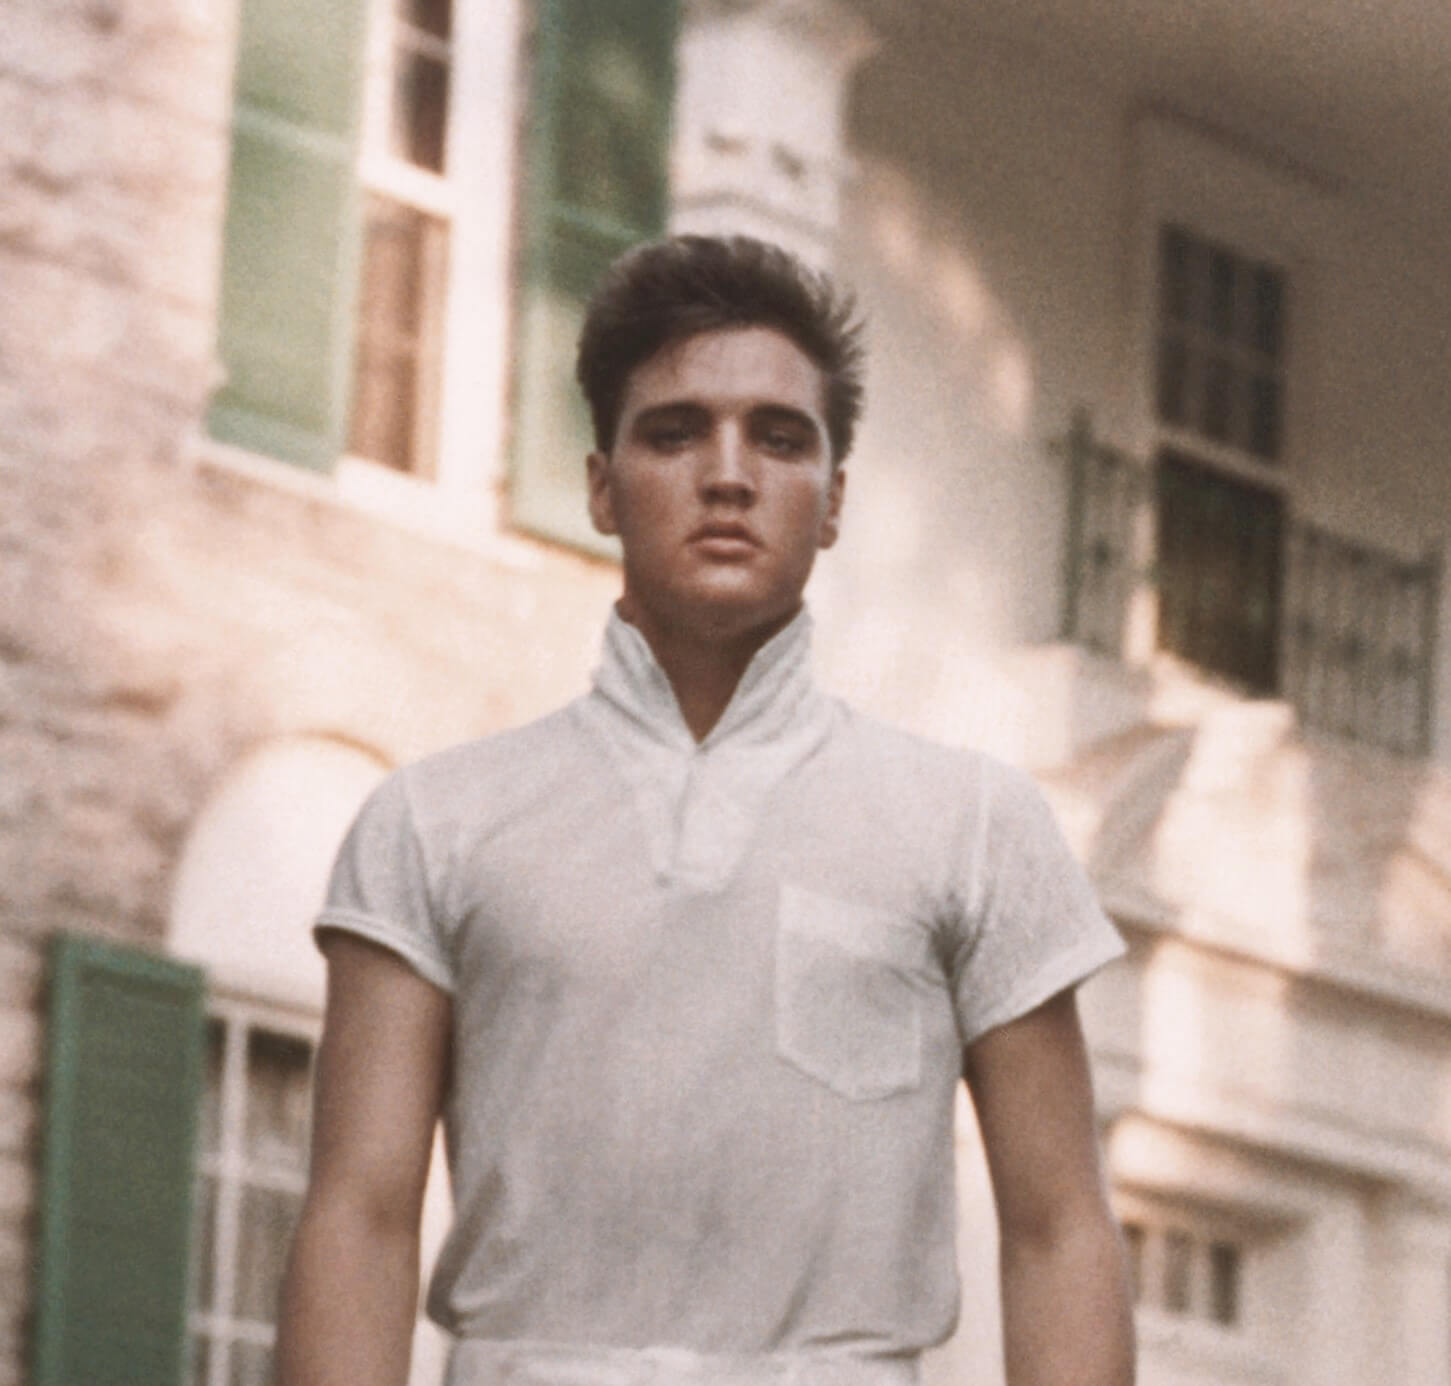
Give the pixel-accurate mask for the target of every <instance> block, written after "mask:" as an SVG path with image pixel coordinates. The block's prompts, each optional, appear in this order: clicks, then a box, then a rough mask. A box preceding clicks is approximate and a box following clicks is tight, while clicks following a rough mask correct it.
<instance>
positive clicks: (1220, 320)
mask: <svg viewBox="0 0 1451 1386" xmlns="http://www.w3.org/2000/svg"><path fill="white" fill-rule="evenodd" d="M1235 269H1236V265H1235V257H1234V256H1233V255H1231V254H1230V253H1229V252H1228V251H1227V250H1215V251H1212V252H1211V253H1210V257H1209V304H1208V307H1209V316H1208V319H1207V321H1206V322H1205V326H1206V327H1208V328H1209V330H1210V331H1211V332H1212V333H1214V335H1215V336H1216V337H1224V338H1227V339H1229V338H1233V336H1234V281H1235Z"/></svg>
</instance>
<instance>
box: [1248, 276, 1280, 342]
mask: <svg viewBox="0 0 1451 1386" xmlns="http://www.w3.org/2000/svg"><path fill="white" fill-rule="evenodd" d="M1283 319H1284V275H1283V274H1281V273H1280V271H1279V270H1276V269H1271V268H1270V267H1269V266H1268V265H1258V266H1256V268H1255V272H1254V312H1253V314H1252V315H1251V327H1252V337H1251V342H1250V345H1251V346H1253V347H1254V349H1255V350H1256V351H1259V352H1263V353H1264V355H1266V356H1268V357H1270V358H1271V359H1272V360H1273V359H1275V358H1277V357H1278V356H1279V354H1280V342H1281V339H1282V337H1283V332H1284V323H1283Z"/></svg>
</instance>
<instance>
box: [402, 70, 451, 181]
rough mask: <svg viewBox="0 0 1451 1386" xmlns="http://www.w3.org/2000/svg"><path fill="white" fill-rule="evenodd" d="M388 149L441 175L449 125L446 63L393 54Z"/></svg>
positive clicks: (411, 162) (420, 166)
mask: <svg viewBox="0 0 1451 1386" xmlns="http://www.w3.org/2000/svg"><path fill="white" fill-rule="evenodd" d="M393 63H394V67H393V132H392V136H391V141H390V143H391V147H392V150H393V152H394V153H395V154H397V155H398V157H399V158H401V159H406V160H407V161H408V162H409V163H410V164H417V165H418V167H419V168H426V169H430V170H432V171H433V172H434V173H442V172H443V161H444V138H445V135H444V132H445V128H446V126H447V123H448V64H447V63H445V62H443V61H441V60H440V59H438V58H435V57H431V56H429V55H428V54H426V53H415V52H411V51H410V50H408V49H404V48H400V49H398V50H396V51H395V53H394V55H393Z"/></svg>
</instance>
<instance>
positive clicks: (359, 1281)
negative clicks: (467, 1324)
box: [277, 932, 452, 1386]
mask: <svg viewBox="0 0 1451 1386" xmlns="http://www.w3.org/2000/svg"><path fill="white" fill-rule="evenodd" d="M324 950H325V952H326V955H327V961H328V999H327V1015H326V1018H325V1020H324V1023H323V1036H322V1045H321V1047H320V1049H319V1051H318V1060H317V1077H316V1085H315V1091H314V1099H313V1110H314V1125H313V1137H312V1172H311V1178H310V1182H309V1185H308V1193H307V1199H306V1201H305V1203H304V1204H303V1211H302V1218H301V1221H300V1222H299V1224H298V1230H297V1238H296V1241H295V1242H294V1243H293V1248H292V1260H291V1262H290V1264H289V1267H288V1272H287V1280H286V1283H285V1285H284V1287H283V1292H282V1310H281V1316H280V1323H279V1325H278V1338H277V1383H278V1386H403V1383H404V1381H405V1380H406V1379H407V1376H408V1354H409V1348H410V1345H411V1341H412V1335H413V1320H414V1316H415V1313H416V1310H417V1300H418V1224H419V1217H420V1212H421V1208H422V1202H423V1188H424V1183H425V1181H426V1180H427V1177H428V1159H429V1152H430V1149H431V1146H432V1141H433V1129H434V1125H435V1123H436V1121H437V1119H438V1113H439V1110H440V1106H441V1103H442V1099H443V1091H444V1085H445V1081H446V1076H447V1068H448V1060H449V1031H450V1023H451V1014H452V1007H451V1003H450V1000H449V998H448V996H447V995H445V994H444V993H443V992H442V991H440V990H439V989H438V988H437V987H435V986H433V985H431V984H430V983H428V982H425V981H424V980H423V979H422V978H421V977H419V976H418V975H417V974H416V973H415V972H413V971H412V969H410V968H409V967H408V965H407V964H406V963H404V962H403V961H402V960H401V959H400V958H398V957H396V956H395V955H393V954H392V953H390V952H388V951H387V950H386V949H383V948H379V947H376V946H375V945H373V944H371V943H367V942H365V941H364V940H362V939H359V938H354V937H352V936H350V935H347V934H342V933H335V932H334V933H329V934H327V935H326V936H325V940H324Z"/></svg>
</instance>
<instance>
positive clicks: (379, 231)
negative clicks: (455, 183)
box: [348, 195, 448, 474]
mask: <svg viewBox="0 0 1451 1386" xmlns="http://www.w3.org/2000/svg"><path fill="white" fill-rule="evenodd" d="M365 217H366V226H365V230H364V246H363V282H362V293H361V302H360V305H359V323H358V342H357V355H356V360H355V363H354V376H353V405H352V415H351V419H350V423H349V436H348V450H349V451H350V452H352V453H354V454H355V455H357V456H359V457H367V458H371V459H372V460H373V461H375V462H381V463H383V464H385V465H386V466H390V467H395V468H397V469H398V470H400V471H406V472H413V473H415V474H427V473H429V472H430V471H431V470H432V468H433V449H434V446H435V438H436V431H435V423H436V420H435V403H436V399H437V391H438V372H439V370H440V368H441V363H442V349H443V317H444V294H445V284H446V276H447V273H448V228H447V226H446V224H445V223H444V222H442V221H440V220H439V219H438V218H436V217H431V216H428V215H427V214H425V213H423V212H420V211H418V210H417V209H416V208H414V207H408V206H405V205H404V204H402V203H399V202H394V201H392V200H391V199H389V198H386V197H382V196H378V195H372V196H370V197H369V198H368V200H367V205H366V209H365Z"/></svg>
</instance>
